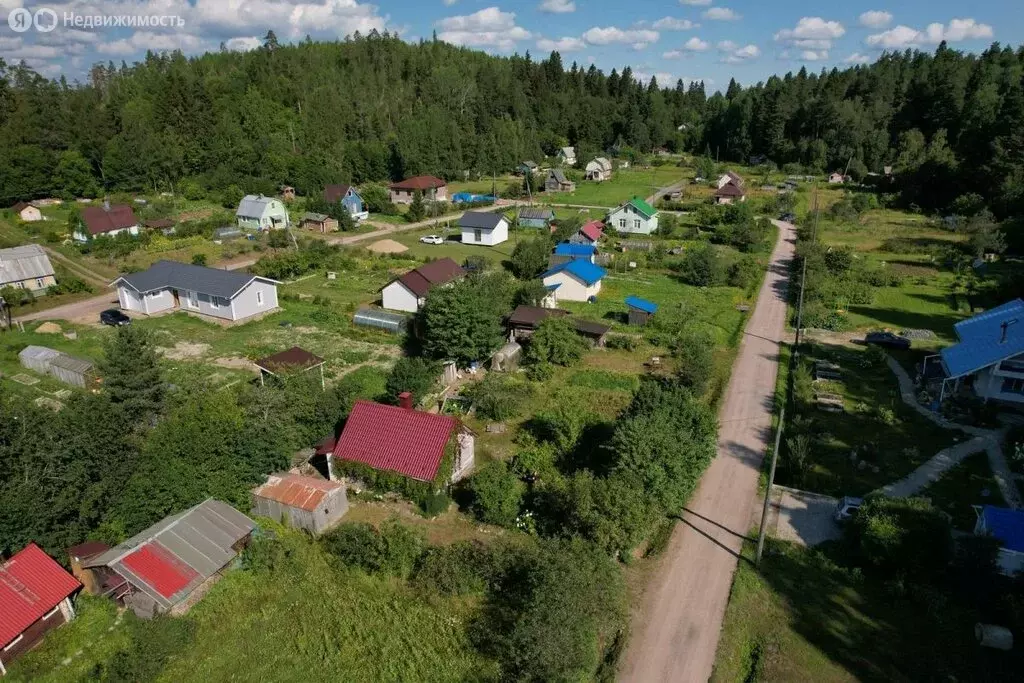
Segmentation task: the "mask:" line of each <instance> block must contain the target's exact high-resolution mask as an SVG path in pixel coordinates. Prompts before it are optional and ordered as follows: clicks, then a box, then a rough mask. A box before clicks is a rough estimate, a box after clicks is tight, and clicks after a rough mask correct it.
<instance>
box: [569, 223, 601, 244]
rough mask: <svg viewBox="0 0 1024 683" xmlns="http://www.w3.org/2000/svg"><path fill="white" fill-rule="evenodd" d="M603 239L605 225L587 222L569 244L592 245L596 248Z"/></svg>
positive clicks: (570, 238) (570, 239) (571, 238)
mask: <svg viewBox="0 0 1024 683" xmlns="http://www.w3.org/2000/svg"><path fill="white" fill-rule="evenodd" d="M602 237H604V223H602V222H601V221H587V222H586V223H584V224H583V225H581V226H580V229H579V230H577V231H576V232H575V233H574V234H573V235H572V236H571V237H569V242H570V243H572V244H592V245H595V246H596V245H597V243H598V242H599V241H601V238H602Z"/></svg>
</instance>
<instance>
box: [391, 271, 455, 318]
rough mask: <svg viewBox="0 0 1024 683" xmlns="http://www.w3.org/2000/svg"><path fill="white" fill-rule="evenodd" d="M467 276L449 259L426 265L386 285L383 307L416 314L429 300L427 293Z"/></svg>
mask: <svg viewBox="0 0 1024 683" xmlns="http://www.w3.org/2000/svg"><path fill="white" fill-rule="evenodd" d="M465 275H466V271H465V269H463V268H462V266H460V265H459V264H458V263H456V262H455V261H453V260H452V259H450V258H448V257H445V258H441V259H437V260H436V261H430V262H429V263H424V264H423V265H422V266H420V267H419V268H414V269H412V270H410V271H409V272H408V273H406V274H405V275H402V276H401V277H400V278H398V279H396V280H392V281H391V282H389V283H388V284H387V285H385V286H384V288H383V289H382V290H381V305H382V306H383V307H384V308H386V309H388V310H392V311H406V312H407V313H415V312H416V311H418V310H420V306H422V305H423V303H424V302H425V301H426V300H427V293H428V292H429V291H430V290H431V289H432V288H434V287H439V286H441V285H446V284H448V283H449V282H451V281H453V280H457V279H459V278H461V277H463V276H465Z"/></svg>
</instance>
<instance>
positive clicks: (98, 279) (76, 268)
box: [43, 246, 110, 287]
mask: <svg viewBox="0 0 1024 683" xmlns="http://www.w3.org/2000/svg"><path fill="white" fill-rule="evenodd" d="M43 249H44V250H45V251H46V254H47V256H49V257H50V258H52V259H54V260H56V261H59V262H60V264H61V265H62V266H64V267H65V268H67V269H68V270H70V271H71V272H72V274H74V275H76V276H78V277H80V278H82V279H83V280H85V281H86V282H91V283H92V284H94V285H101V286H103V287H106V286H107V285H109V284H110V279H109V278H106V277H104V276H102V275H100V274H99V273H96V272H95V271H92V270H90V269H89V268H87V267H85V266H84V265H82V264H81V263H78V262H76V261H73V260H72V259H69V258H68V257H67V256H65V255H64V254H62V253H60V252H59V251H57V250H56V249H52V248H50V247H45V246H44V247H43Z"/></svg>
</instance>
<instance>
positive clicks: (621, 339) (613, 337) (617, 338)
mask: <svg viewBox="0 0 1024 683" xmlns="http://www.w3.org/2000/svg"><path fill="white" fill-rule="evenodd" d="M639 345H640V340H639V339H637V338H636V337H633V336H630V335H628V334H610V335H608V337H607V339H606V340H605V346H606V347H608V348H609V349H620V350H622V351H635V350H636V347H637V346H639Z"/></svg>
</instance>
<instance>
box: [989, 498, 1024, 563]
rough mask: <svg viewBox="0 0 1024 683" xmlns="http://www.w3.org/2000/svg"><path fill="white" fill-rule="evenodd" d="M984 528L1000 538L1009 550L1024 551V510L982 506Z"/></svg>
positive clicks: (990, 534) (991, 534)
mask: <svg viewBox="0 0 1024 683" xmlns="http://www.w3.org/2000/svg"><path fill="white" fill-rule="evenodd" d="M981 522H982V524H983V525H984V528H983V529H980V530H982V531H984V532H985V533H986V534H988V535H989V536H993V537H995V538H998V539H999V540H1000V541H1002V542H1003V547H1004V548H1005V549H1007V550H1014V551H1016V552H1018V553H1024V511H1021V510H1011V509H1009V508H997V507H994V506H992V505H985V506H984V507H982V508H981Z"/></svg>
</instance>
